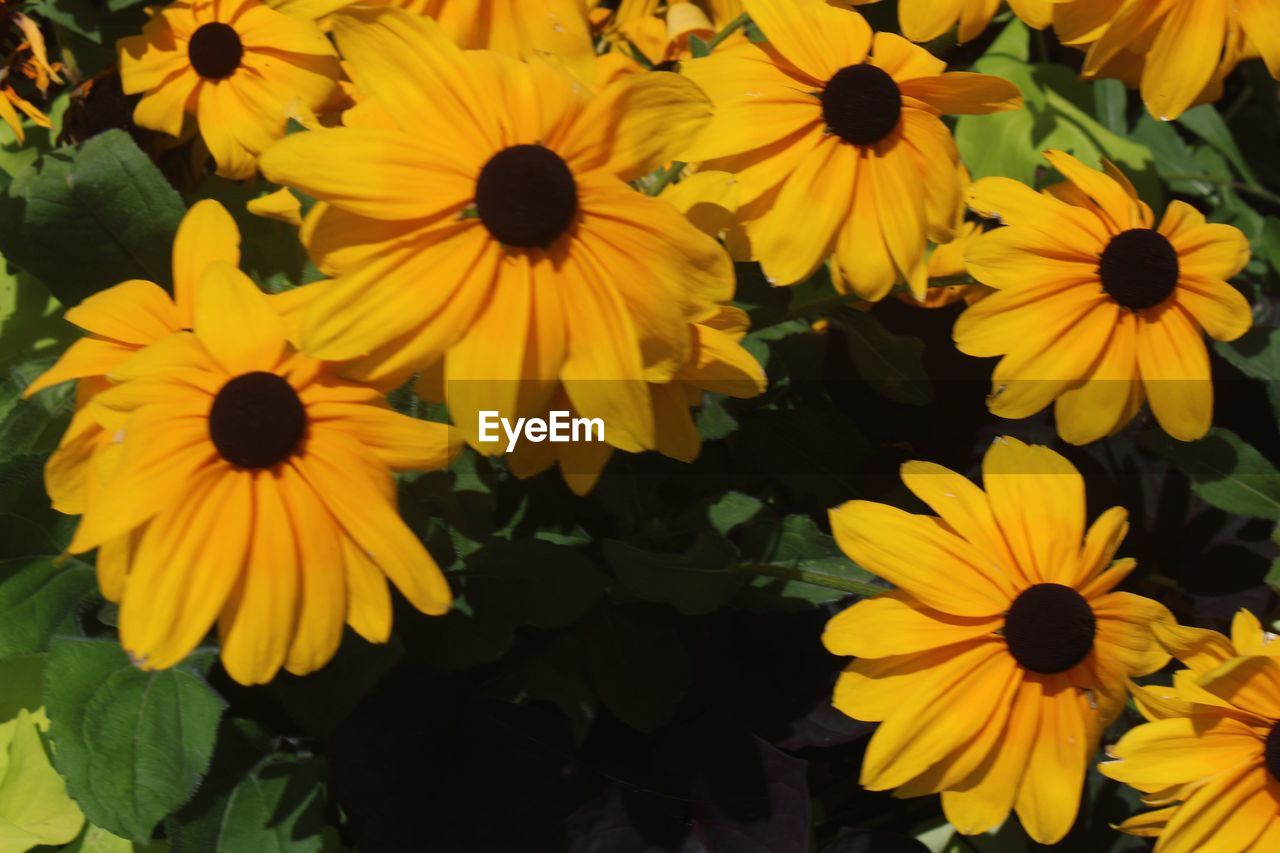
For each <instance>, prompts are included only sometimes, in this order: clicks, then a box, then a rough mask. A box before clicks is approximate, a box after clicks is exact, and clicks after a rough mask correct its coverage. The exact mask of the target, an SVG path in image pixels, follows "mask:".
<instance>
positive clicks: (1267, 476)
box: [1139, 427, 1280, 520]
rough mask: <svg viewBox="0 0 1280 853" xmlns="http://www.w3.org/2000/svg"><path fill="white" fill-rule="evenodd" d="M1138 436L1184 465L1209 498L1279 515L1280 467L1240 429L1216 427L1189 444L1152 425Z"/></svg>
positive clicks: (1230, 508) (1245, 511) (1234, 509)
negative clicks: (1244, 437)
mask: <svg viewBox="0 0 1280 853" xmlns="http://www.w3.org/2000/svg"><path fill="white" fill-rule="evenodd" d="M1139 441H1140V443H1141V444H1142V445H1143V446H1144V447H1146V448H1147V449H1148V450H1152V451H1154V452H1156V453H1158V454H1160V455H1161V456H1163V457H1165V458H1166V459H1168V460H1169V461H1170V462H1172V463H1173V464H1174V465H1176V466H1177V467H1178V468H1180V469H1182V471H1184V472H1185V473H1186V475H1187V476H1188V477H1189V478H1190V479H1191V489H1192V491H1194V492H1195V493H1196V494H1197V495H1199V496H1200V497H1201V498H1202V499H1203V500H1204V501H1205V502H1206V503H1209V504H1212V505H1213V506H1216V507H1218V508H1219V509H1223V510H1226V511H1227V512H1230V513H1234V514H1236V515H1250V516H1254V517H1256V518H1270V519H1273V520H1280V471H1277V470H1276V468H1275V466H1274V465H1272V464H1271V463H1270V462H1269V461H1267V459H1266V457H1264V456H1263V455H1262V454H1261V453H1259V452H1258V451H1257V450H1256V449H1254V448H1253V447H1251V446H1250V445H1248V444H1245V443H1244V441H1242V440H1241V439H1240V437H1239V436H1238V435H1236V434H1235V433H1233V432H1231V431H1229V430H1225V429H1221V428H1219V427H1215V428H1214V429H1211V430H1210V431H1209V434H1208V435H1206V436H1205V437H1204V438H1202V439H1200V440H1199V441H1194V442H1190V443H1187V442H1180V441H1178V440H1177V439H1174V438H1171V437H1169V436H1168V435H1166V434H1165V433H1164V432H1163V431H1160V430H1157V429H1151V430H1148V431H1147V432H1144V433H1143V434H1142V435H1141V437H1140V439H1139Z"/></svg>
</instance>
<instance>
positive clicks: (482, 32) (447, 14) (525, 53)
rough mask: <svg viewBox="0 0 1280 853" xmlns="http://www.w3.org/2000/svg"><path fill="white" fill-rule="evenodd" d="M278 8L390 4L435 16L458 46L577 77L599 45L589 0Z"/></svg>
mask: <svg viewBox="0 0 1280 853" xmlns="http://www.w3.org/2000/svg"><path fill="white" fill-rule="evenodd" d="M272 5H273V6H275V7H276V8H277V9H280V10H282V11H286V12H289V13H290V14H293V15H300V16H305V17H308V18H312V19H325V18H326V17H327V16H329V15H331V14H333V13H335V12H338V11H340V10H342V9H344V8H348V7H351V6H357V5H359V6H391V7H394V8H398V9H404V10H405V11H406V12H410V13H412V14H415V15H426V16H428V17H431V18H434V19H435V20H436V21H438V22H439V23H440V26H441V27H443V28H444V31H445V33H446V34H447V35H448V36H449V38H451V39H453V41H454V42H455V43H457V44H458V45H459V46H460V47H464V48H468V49H481V48H483V49H488V50H496V51H498V52H500V53H505V54H506V55H507V56H514V57H516V58H518V59H532V58H534V57H541V58H543V59H546V60H548V61H550V62H553V63H554V64H558V65H562V66H563V67H565V68H566V69H567V70H569V71H570V72H571V73H572V74H573V75H574V76H576V77H578V79H580V80H583V81H585V82H589V81H590V80H591V79H593V74H594V70H593V69H594V61H595V45H594V43H593V41H592V38H591V30H590V25H589V22H588V20H587V7H586V0H273V3H272Z"/></svg>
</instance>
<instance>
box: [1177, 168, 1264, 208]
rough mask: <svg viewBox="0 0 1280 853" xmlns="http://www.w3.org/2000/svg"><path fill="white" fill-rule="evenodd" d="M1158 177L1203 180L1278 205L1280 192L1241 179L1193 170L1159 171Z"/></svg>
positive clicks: (1178, 179)
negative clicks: (1199, 172) (1198, 172)
mask: <svg viewBox="0 0 1280 853" xmlns="http://www.w3.org/2000/svg"><path fill="white" fill-rule="evenodd" d="M1160 177H1162V178H1164V179H1165V180H1166V181H1205V182H1206V183H1210V184H1216V185H1218V186H1220V187H1230V188H1231V189H1233V190H1235V191H1236V192H1238V193H1244V194H1245V195H1251V196H1253V197H1254V198H1259V199H1262V200H1263V201H1266V202H1269V203H1271V204H1274V205H1276V206H1277V207H1280V194H1276V193H1273V192H1271V191H1270V190H1268V189H1264V188H1262V187H1255V186H1250V185H1249V184H1246V183H1244V182H1243V181H1235V180H1232V179H1231V178H1223V177H1219V176H1218V175H1200V174H1196V173H1194V172H1161V173H1160Z"/></svg>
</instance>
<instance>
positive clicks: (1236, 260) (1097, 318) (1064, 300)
mask: <svg viewBox="0 0 1280 853" xmlns="http://www.w3.org/2000/svg"><path fill="white" fill-rule="evenodd" d="M1045 156H1046V158H1047V159H1048V160H1049V162H1050V163H1052V164H1053V166H1054V167H1055V168H1056V169H1057V170H1058V171H1059V172H1060V173H1061V174H1062V175H1063V176H1064V177H1066V178H1067V183H1064V184H1059V185H1057V186H1053V187H1050V188H1048V189H1047V190H1045V191H1044V192H1043V193H1037V192H1035V191H1034V190H1032V189H1031V188H1029V187H1027V186H1024V185H1023V184H1020V183H1018V182H1016V181H1013V180H1010V179H1007V178H986V179H984V180H981V181H978V182H977V183H976V184H974V186H973V188H972V190H971V192H970V197H969V204H970V206H971V207H972V208H973V209H974V210H975V211H977V212H978V213H980V214H982V215H983V216H988V217H996V218H999V220H1000V221H1001V222H1003V223H1004V225H1005V227H1003V228H997V229H995V230H993V231H989V232H987V233H986V234H984V235H983V236H982V237H979V238H978V239H977V240H975V241H974V243H973V244H972V245H971V246H970V247H969V250H968V253H967V255H966V258H967V264H968V267H969V272H970V273H972V274H973V277H974V278H975V279H977V280H978V281H980V282H982V283H983V284H987V285H989V286H991V287H993V288H995V289H996V290H997V291H999V292H998V293H995V294H994V295H992V296H989V297H987V298H986V299H984V300H982V302H980V303H978V304H977V305H974V306H973V307H971V308H969V309H968V310H967V311H966V312H965V313H964V314H962V315H961V316H960V318H959V319H958V320H957V321H956V326H955V341H956V345H957V346H958V347H959V348H960V349H961V350H962V351H964V352H966V353H969V354H970V355H977V356H1004V357H1003V358H1002V359H1001V361H1000V363H999V364H998V365H997V366H996V369H995V372H994V374H993V376H992V386H993V390H992V394H991V396H990V397H989V398H988V405H989V407H990V409H991V411H992V412H994V413H995V414H997V415H1000V416H1001V417H1006V418H1025V417H1028V416H1030V415H1032V414H1034V413H1036V412H1038V411H1040V410H1041V409H1043V408H1044V407H1045V406H1048V405H1049V404H1050V403H1055V415H1056V417H1057V424H1058V433H1059V435H1061V436H1062V437H1063V438H1064V439H1066V440H1067V441H1069V442H1072V443H1073V444H1084V443H1086V442H1090V441H1094V440H1096V439H1099V438H1102V437H1104V436H1107V435H1111V434H1113V433H1115V432H1117V431H1119V430H1120V429H1122V428H1123V427H1124V426H1125V425H1126V424H1128V423H1129V421H1130V420H1132V419H1133V417H1134V415H1135V414H1136V413H1137V412H1138V410H1139V409H1140V408H1141V407H1142V403H1143V400H1144V399H1145V400H1147V401H1148V402H1150V404H1151V411H1152V412H1153V413H1154V414H1155V416H1156V420H1158V421H1159V422H1160V426H1161V427H1163V428H1164V430H1165V432H1167V433H1169V434H1170V435H1172V436H1173V437H1175V438H1178V439H1181V440H1183V441H1192V440H1194V439H1197V438H1200V437H1201V436H1203V435H1204V434H1205V433H1206V432H1207V431H1208V429H1209V426H1210V424H1211V422H1212V420H1213V384H1212V382H1211V380H1210V375H1209V356H1208V351H1207V350H1206V348H1205V344H1204V335H1205V334H1208V335H1209V336H1210V337H1211V338H1214V339H1216V340H1224V341H1227V340H1234V339H1235V338H1238V337H1239V336H1240V335H1242V334H1244V332H1245V331H1246V330H1248V328H1249V326H1250V325H1251V323H1252V316H1251V313H1250V309H1249V303H1248V302H1247V301H1246V300H1245V298H1244V296H1242V295H1241V294H1240V292H1239V291H1237V290H1236V289H1235V288H1233V287H1232V286H1231V285H1229V284H1227V279H1229V278H1231V277H1232V276H1234V275H1235V274H1236V273H1238V272H1240V270H1241V269H1243V268H1244V266H1245V264H1246V263H1247V262H1248V260H1249V241H1248V240H1247V239H1246V238H1245V236H1244V235H1243V234H1242V233H1241V232H1240V231H1239V230H1238V229H1236V228H1234V227H1232V226H1230V225H1219V224H1210V223H1206V222H1205V218H1204V217H1203V216H1202V215H1201V214H1200V213H1198V212H1197V211H1196V210H1195V208H1193V207H1191V206H1190V205H1188V204H1186V203H1184V202H1181V201H1174V202H1172V203H1171V204H1170V205H1169V208H1168V210H1167V211H1166V212H1165V215H1164V218H1163V219H1162V220H1161V222H1160V224H1159V226H1156V224H1155V218H1154V215H1153V214H1152V212H1151V208H1150V207H1149V206H1147V205H1146V204H1145V203H1144V202H1142V201H1141V200H1140V199H1139V198H1138V194H1137V192H1136V191H1135V190H1134V188H1133V186H1132V184H1130V183H1129V181H1128V179H1126V178H1125V177H1124V175H1123V174H1122V173H1121V172H1119V171H1118V170H1117V169H1115V168H1114V167H1113V166H1111V165H1110V164H1105V165H1106V171H1105V172H1099V171H1095V170H1094V169H1090V168H1088V167H1087V166H1085V165H1084V164H1082V163H1081V162H1080V161H1078V160H1076V159H1075V158H1074V157H1072V156H1070V155H1069V154H1065V153H1063V152H1061V151H1049V152H1047V153H1046V154H1045Z"/></svg>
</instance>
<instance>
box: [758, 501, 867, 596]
mask: <svg viewBox="0 0 1280 853" xmlns="http://www.w3.org/2000/svg"><path fill="white" fill-rule="evenodd" d="M744 532H745V535H744V538H743V542H742V551H743V555H744V556H743V563H744V565H743V566H741V567H740V571H743V572H744V573H748V574H750V575H754V577H753V578H752V581H751V583H750V585H748V586H747V587H745V588H744V589H743V590H742V592H741V593H739V594H738V596H737V597H736V598H735V599H734V604H735V605H737V606H740V607H744V608H747V609H751V610H775V609H803V608H807V607H812V606H813V605H815V604H826V603H828V602H833V601H839V600H840V599H842V598H844V597H845V596H847V595H848V593H847V592H842V591H841V590H839V589H837V588H835V587H836V585H838V584H839V582H840V581H842V580H843V581H852V582H855V583H858V584H866V585H868V586H878V585H880V584H881V583H882V582H881V581H879V580H878V579H877V578H876V577H875V576H874V575H872V574H871V573H870V572H868V571H866V570H865V569H863V568H862V567H861V566H859V565H857V564H856V563H854V562H853V561H852V560H850V559H849V558H848V557H847V556H845V554H844V552H843V551H841V550H840V548H839V546H837V545H836V541H835V539H833V538H832V537H831V536H829V535H828V534H826V533H823V532H822V531H821V530H819V529H818V525H817V524H815V523H814V521H813V519H812V518H810V517H809V516H807V515H789V516H787V517H785V518H782V519H778V518H771V519H759V520H757V521H754V522H752V523H751V524H750V525H748V526H747V527H746V528H745V531H744ZM754 567H759V568H754ZM767 567H776V568H779V569H784V570H785V569H789V570H793V572H795V573H796V574H799V575H800V576H803V577H808V578H810V579H811V580H820V579H821V578H823V577H829V578H831V579H832V582H833V583H832V585H824V584H822V583H814V582H810V581H806V580H800V579H798V578H796V577H789V576H788V573H787V572H779V573H777V574H768V573H766V571H767ZM885 588H886V589H887V588H888V587H885Z"/></svg>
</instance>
